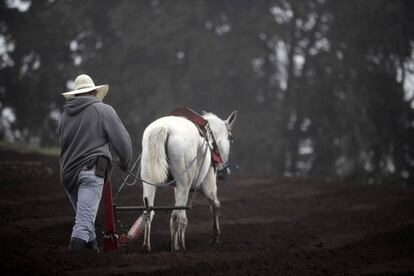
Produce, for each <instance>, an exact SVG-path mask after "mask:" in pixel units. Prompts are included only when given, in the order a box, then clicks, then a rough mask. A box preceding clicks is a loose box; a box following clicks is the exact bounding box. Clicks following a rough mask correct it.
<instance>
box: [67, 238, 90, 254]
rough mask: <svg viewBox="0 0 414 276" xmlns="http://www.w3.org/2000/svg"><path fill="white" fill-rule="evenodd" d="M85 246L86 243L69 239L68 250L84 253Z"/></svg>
mask: <svg viewBox="0 0 414 276" xmlns="http://www.w3.org/2000/svg"><path fill="white" fill-rule="evenodd" d="M87 244H88V243H87V242H86V241H84V240H82V239H79V238H76V237H73V238H71V239H70V245H69V249H70V250H72V251H84V250H87V249H88V248H87Z"/></svg>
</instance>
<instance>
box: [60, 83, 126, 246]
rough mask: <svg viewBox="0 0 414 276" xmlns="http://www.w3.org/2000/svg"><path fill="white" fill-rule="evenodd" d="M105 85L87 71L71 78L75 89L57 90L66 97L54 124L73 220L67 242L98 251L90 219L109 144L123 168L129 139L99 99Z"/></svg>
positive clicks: (107, 160) (109, 162)
mask: <svg viewBox="0 0 414 276" xmlns="http://www.w3.org/2000/svg"><path fill="white" fill-rule="evenodd" d="M107 92H108V85H100V86H95V84H94V82H93V80H92V79H91V78H90V77H89V76H88V75H80V76H78V77H77V78H76V80H75V90H73V91H70V92H66V93H62V95H63V96H64V97H65V98H66V99H67V101H66V104H65V105H64V107H63V113H62V117H61V121H60V124H59V142H60V146H61V154H60V173H61V180H62V182H63V185H64V187H65V190H66V192H67V194H68V196H69V199H70V201H71V203H72V205H73V208H74V209H75V213H76V217H75V225H74V227H73V230H72V236H71V240H70V245H69V248H70V249H71V250H75V251H80V250H85V249H92V250H95V251H98V246H97V242H96V234H95V226H94V225H95V219H96V214H97V211H98V207H99V202H100V199H101V195H102V188H103V184H104V178H105V176H106V177H108V174H109V172H110V171H111V166H112V156H111V151H110V149H111V147H112V148H113V149H114V150H115V152H116V153H117V155H118V156H119V159H120V160H119V161H120V167H121V169H123V170H126V169H127V168H128V164H129V162H130V161H131V157H132V147H131V139H130V137H129V134H128V132H127V130H126V129H125V127H124V125H123V124H122V122H121V120H120V119H119V117H118V115H117V114H116V112H115V110H114V109H113V108H112V107H111V106H110V105H107V104H104V103H102V99H103V98H104V97H105V96H106V94H107Z"/></svg>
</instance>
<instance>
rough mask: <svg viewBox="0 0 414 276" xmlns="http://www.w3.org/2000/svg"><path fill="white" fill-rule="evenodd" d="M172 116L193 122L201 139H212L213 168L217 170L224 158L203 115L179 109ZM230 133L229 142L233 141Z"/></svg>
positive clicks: (184, 108) (186, 109)
mask: <svg viewBox="0 0 414 276" xmlns="http://www.w3.org/2000/svg"><path fill="white" fill-rule="evenodd" d="M169 115H170V116H177V117H184V118H186V119H187V120H189V121H190V122H192V123H193V124H194V125H195V126H196V127H197V129H198V133H199V134H200V136H201V137H203V138H206V137H208V136H207V135H209V136H210V137H211V146H210V145H209V147H210V153H211V166H213V167H214V169H215V170H216V169H217V167H218V166H219V165H220V164H221V163H223V158H222V157H221V154H220V151H219V149H218V146H217V142H216V139H215V137H214V135H213V131H212V130H211V128H210V126H209V124H208V121H207V120H206V119H204V118H203V117H202V116H201V115H199V114H198V113H196V112H194V111H193V110H191V109H189V108H187V107H179V108H177V109H176V110H174V111H173V112H171V113H170V114H169ZM228 133H229V140H230V141H233V137H232V136H231V132H230V130H228Z"/></svg>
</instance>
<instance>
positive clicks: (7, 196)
mask: <svg viewBox="0 0 414 276" xmlns="http://www.w3.org/2000/svg"><path fill="white" fill-rule="evenodd" d="M119 183H120V181H119V178H118V176H117V175H114V178H113V186H114V188H117V187H118V186H119ZM0 195H1V197H0V216H1V220H0V231H1V234H2V237H1V238H0V248H1V250H0V256H1V258H0V263H1V271H0V273H1V275H15V274H24V275H37V274H57V275H65V274H69V275H71V274H76V275H136V274H139V275H154V274H156V275H211V274H217V275H275V274H280V275H289V274H295V275H297V274H305V275H307V274H328V275H334V274H353V275H355V274H357V275H361V274H375V275H377V274H406V275H408V274H411V273H413V272H414V200H413V199H414V188H413V187H397V186H386V185H382V186H361V185H356V184H334V183H322V182H320V181H295V180H289V179H282V180H280V179H279V180H276V179H269V178H259V177H251V176H250V177H249V176H243V175H238V176H235V177H233V178H232V179H231V181H230V183H226V184H221V185H219V198H220V200H221V203H222V215H221V231H222V244H221V245H220V246H210V245H209V243H208V241H209V232H210V225H211V219H210V213H209V209H208V206H207V205H206V201H205V200H204V199H203V198H201V196H197V197H196V200H195V203H194V208H193V210H191V211H190V212H189V213H188V218H189V226H188V230H187V251H185V252H177V253H170V252H169V249H170V248H169V246H170V236H169V215H170V214H169V213H161V212H158V213H156V215H155V218H154V222H153V232H152V243H153V244H152V246H153V252H152V253H144V252H142V250H141V243H142V238H141V239H140V240H139V242H138V243H137V244H135V245H131V246H130V247H128V248H125V249H123V250H122V252H121V253H99V254H96V253H89V252H85V253H73V252H70V251H69V250H68V249H67V244H68V241H69V235H70V232H71V227H72V224H73V213H72V210H71V207H70V205H69V201H68V200H67V198H66V195H65V193H64V190H63V187H62V186H61V184H60V183H59V179H58V170H57V159H56V158H51V157H44V156H40V155H36V154H25V155H23V154H17V153H13V152H5V151H3V152H0ZM172 199H173V197H172V190H170V189H164V190H160V191H159V192H158V194H157V197H156V200H157V203H159V204H169V203H171V202H172ZM118 202H119V203H120V204H122V205H137V204H140V203H141V188H140V185H137V186H132V187H127V188H126V189H125V190H124V191H123V192H122V193H121V194H120V196H119V198H118ZM101 205H102V204H101ZM101 207H102V206H101ZM137 216H138V214H131V213H130V214H124V215H122V217H121V221H122V223H123V224H125V225H128V224H130V223H131V222H132V221H133V220H135V219H136V218H137ZM102 224H103V216H102V213H99V214H98V219H97V225H96V229H97V233H98V234H99V237H98V238H99V241H101V240H102V234H101V232H102V229H103V228H102Z"/></svg>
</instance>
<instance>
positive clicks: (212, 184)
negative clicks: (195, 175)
mask: <svg viewBox="0 0 414 276" xmlns="http://www.w3.org/2000/svg"><path fill="white" fill-rule="evenodd" d="M201 193H202V194H203V195H204V196H205V197H206V199H207V200H208V203H209V204H210V211H211V214H212V216H213V227H212V231H211V241H210V242H211V243H213V244H219V243H220V224H219V215H220V201H219V200H218V198H217V185H216V176H215V173H214V169H213V168H211V169H210V170H209V171H208V173H207V176H206V178H205V179H204V181H203V184H202V185H201Z"/></svg>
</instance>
